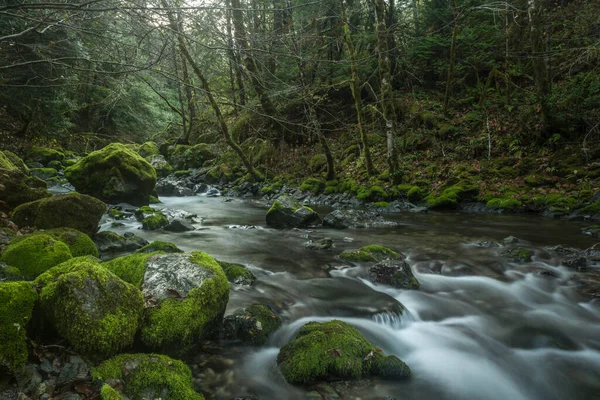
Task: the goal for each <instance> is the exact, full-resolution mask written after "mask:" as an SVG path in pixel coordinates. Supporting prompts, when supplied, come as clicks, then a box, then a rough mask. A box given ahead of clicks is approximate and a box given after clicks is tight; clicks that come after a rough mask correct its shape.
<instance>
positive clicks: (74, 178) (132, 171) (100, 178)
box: [65, 143, 156, 206]
mask: <svg viewBox="0 0 600 400" xmlns="http://www.w3.org/2000/svg"><path fill="white" fill-rule="evenodd" d="M65 176H66V177H67V179H68V180H69V182H70V183H71V184H72V185H73V186H75V188H76V189H77V191H78V192H81V193H85V194H89V195H91V196H94V197H96V198H99V199H101V200H102V201H105V202H107V203H113V204H114V203H130V204H133V205H136V206H143V205H148V202H149V199H150V195H151V194H152V191H153V190H154V185H155V184H156V171H155V170H154V168H153V167H152V166H151V165H150V164H149V163H148V162H147V161H146V160H145V159H144V158H143V157H141V156H140V155H139V154H137V153H135V152H133V151H131V150H129V149H128V148H127V147H125V146H124V145H122V144H119V143H112V144H110V145H108V146H106V147H105V148H103V149H101V150H98V151H94V152H92V153H90V154H89V155H88V156H87V157H84V158H82V159H81V160H80V161H79V162H78V163H77V164H75V165H73V166H71V167H69V168H67V169H66V170H65Z"/></svg>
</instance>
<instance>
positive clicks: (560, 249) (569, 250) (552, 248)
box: [544, 244, 579, 254]
mask: <svg viewBox="0 0 600 400" xmlns="http://www.w3.org/2000/svg"><path fill="white" fill-rule="evenodd" d="M544 250H546V251H548V252H553V253H557V254H578V253H579V250H577V249H574V248H572V247H564V246H562V245H560V244H559V245H556V246H546V247H544Z"/></svg>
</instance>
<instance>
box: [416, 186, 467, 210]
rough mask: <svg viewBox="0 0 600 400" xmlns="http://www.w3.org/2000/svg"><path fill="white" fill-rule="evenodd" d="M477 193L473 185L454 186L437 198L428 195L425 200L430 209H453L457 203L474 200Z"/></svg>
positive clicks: (433, 195)
mask: <svg viewBox="0 0 600 400" xmlns="http://www.w3.org/2000/svg"><path fill="white" fill-rule="evenodd" d="M478 193H479V189H478V188H477V186H475V185H470V184H456V185H453V186H451V187H449V188H446V189H445V190H444V191H443V192H442V193H441V194H438V195H437V196H436V195H435V194H433V193H432V194H430V195H429V196H427V197H426V198H425V200H427V204H428V206H429V207H430V208H455V207H456V206H457V205H458V202H459V201H470V200H474V199H475V197H476V196H477V194H478Z"/></svg>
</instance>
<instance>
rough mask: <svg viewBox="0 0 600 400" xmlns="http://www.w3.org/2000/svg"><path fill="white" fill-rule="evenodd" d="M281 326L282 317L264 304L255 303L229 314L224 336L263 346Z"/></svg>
mask: <svg viewBox="0 0 600 400" xmlns="http://www.w3.org/2000/svg"><path fill="white" fill-rule="evenodd" d="M280 326H281V318H280V317H279V316H278V315H277V314H275V313H274V312H273V311H272V310H271V309H270V308H268V307H266V306H264V305H262V304H253V305H251V306H249V307H247V308H245V309H242V310H239V311H238V312H236V313H235V314H233V315H228V316H227V317H225V319H224V321H223V331H222V332H223V338H224V339H227V340H238V341H241V342H242V343H245V344H250V345H255V346H262V345H263V344H265V342H266V341H267V338H268V337H269V335H270V334H271V333H273V332H275V331H276V330H277V329H279V327H280Z"/></svg>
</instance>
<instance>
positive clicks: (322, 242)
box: [304, 237, 333, 250]
mask: <svg viewBox="0 0 600 400" xmlns="http://www.w3.org/2000/svg"><path fill="white" fill-rule="evenodd" d="M304 247H306V248H307V249H311V250H329V249H331V248H333V240H332V239H331V238H329V237H326V238H323V239H319V240H315V241H313V240H310V241H308V242H307V243H306V244H305V245H304Z"/></svg>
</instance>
